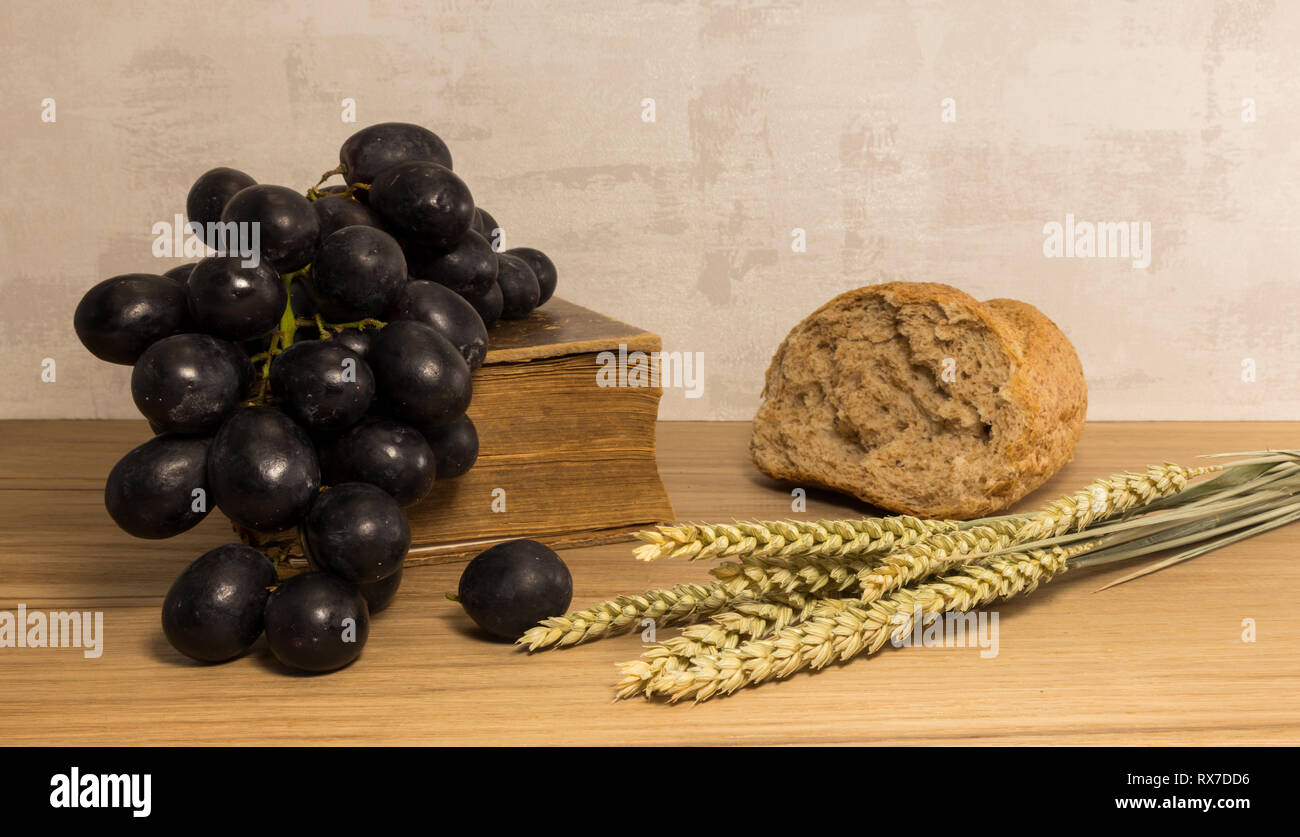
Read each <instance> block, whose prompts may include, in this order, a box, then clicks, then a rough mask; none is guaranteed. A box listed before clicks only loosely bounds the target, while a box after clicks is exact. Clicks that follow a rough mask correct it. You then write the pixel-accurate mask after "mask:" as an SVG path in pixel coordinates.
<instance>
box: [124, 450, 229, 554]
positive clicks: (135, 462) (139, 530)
mask: <svg viewBox="0 0 1300 837" xmlns="http://www.w3.org/2000/svg"><path fill="white" fill-rule="evenodd" d="M211 444H212V439H211V437H208V436H180V435H175V434H171V433H168V434H165V435H162V436H155V437H153V438H152V439H150V440H149V441H147V442H145V443H144V444H142V445H140V446H139V447H136V448H133V449H132V450H131V451H130V452H129V453H127V455H126V456H124V457H122V458H121V459H120V460H118V463H117V464H116V465H114V466H113V470H112V471H110V472H109V474H108V481H107V483H105V485H104V506H105V508H107V509H108V514H109V516H110V517H112V518H113V522H115V523H116V524H117V525H118V526H120V527H122V529H123V530H124V531H126V532H127V533H129V534H132V535H134V536H136V537H137V538H170V537H172V536H173V535H179V534H180V533H181V532H184V531H187V530H189V529H192V528H194V527H195V526H197V525H198V524H199V521H201V520H202V519H203V518H205V517H207V516H208V497H207V494H208V447H209V445H211ZM196 492H198V494H197V496H196Z"/></svg>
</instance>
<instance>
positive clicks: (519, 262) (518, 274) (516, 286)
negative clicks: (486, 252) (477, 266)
mask: <svg viewBox="0 0 1300 837" xmlns="http://www.w3.org/2000/svg"><path fill="white" fill-rule="evenodd" d="M497 284H498V285H499V286H500V287H501V299H502V304H501V318H502V319H504V320H521V319H523V318H524V317H527V316H528V315H529V314H531V313H532V311H533V309H534V308H536V307H537V301H538V300H539V299H540V298H541V286H540V285H539V284H538V283H537V277H536V276H535V275H534V274H533V269H532V268H531V267H529V266H528V263H527V262H525V261H524V260H523V259H521V258H519V257H518V256H512V255H510V254H509V253H500V254H498V255H497Z"/></svg>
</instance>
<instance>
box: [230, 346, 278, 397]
mask: <svg viewBox="0 0 1300 837" xmlns="http://www.w3.org/2000/svg"><path fill="white" fill-rule="evenodd" d="M267 340H268V341H269V340H270V337H269V336H268V338H267ZM217 342H218V343H219V344H220V345H221V350H222V351H223V352H225V354H226V357H228V358H230V362H231V363H233V364H234V365H235V370H236V371H237V372H238V373H239V400H241V401H242V400H244V399H245V398H247V397H248V394H249V393H248V390H249V387H251V386H252V385H253V362H252V361H251V360H249V354H248V353H247V352H245V351H244V349H243V348H242V347H241V346H240V344H237V343H231V342H229V341H227V340H218V341H217ZM268 348H269V344H268ZM260 351H263V352H264V351H266V348H263V349H261V350H260ZM253 354H257V352H254V353H253Z"/></svg>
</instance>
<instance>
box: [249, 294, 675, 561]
mask: <svg viewBox="0 0 1300 837" xmlns="http://www.w3.org/2000/svg"><path fill="white" fill-rule="evenodd" d="M488 346H489V349H488V354H487V359H486V361H485V362H484V364H483V366H482V367H481V368H480V369H479V370H478V372H476V373H475V377H474V400H473V402H472V403H471V406H470V409H469V415H470V418H472V419H473V420H474V424H475V426H476V427H477V428H478V433H479V458H478V462H477V464H475V466H474V467H473V468H472V469H470V471H469V472H468V473H466V474H464V475H463V476H461V477H458V478H456V479H452V480H439V481H437V482H436V483H435V484H434V488H433V491H432V492H431V493H430V495H429V496H428V497H427V498H425V499H424V500H423V501H421V502H420V503H419V504H417V505H416V506H414V507H412V508H409V509H407V512H408V514H409V515H410V518H411V552H410V555H409V556H408V558H407V561H406V563H407V565H408V566H412V565H418V564H424V563H440V562H444V561H449V560H454V559H458V558H463V557H465V556H467V555H473V554H476V553H478V552H480V551H482V550H483V549H485V548H486V547H488V546H490V545H491V544H493V543H497V542H499V541H503V540H509V539H512V538H524V537H527V538H533V539H534V540H539V541H541V542H543V543H546V544H548V545H550V546H553V547H564V546H578V545H587V544H597V543H608V542H611V541H615V540H621V539H623V538H626V537H627V536H628V534H629V533H630V532H633V531H635V530H637V529H641V528H644V527H646V526H647V525H650V524H654V523H660V522H667V521H671V520H672V519H673V510H672V505H671V504H670V503H669V500H668V495H667V493H666V492H665V491H664V487H663V483H662V482H661V481H660V479H659V471H658V468H657V466H656V463H655V421H656V418H657V416H658V411H659V397H660V394H661V389H660V388H659V387H658V386H650V385H646V384H648V383H650V382H647V381H645V380H635V379H634V380H633V383H635V384H637V385H630V386H629V385H619V384H626V383H627V381H626V380H624V379H619V378H617V376H616V375H614V374H611V373H610V366H611V363H616V362H617V359H618V358H620V357H623V358H626V356H627V355H629V354H631V353H634V352H645V353H647V354H648V353H651V352H657V351H659V350H660V340H659V336H658V335H656V334H652V333H650V332H647V331H643V330H641V329H638V328H635V327H633V326H630V325H627V324H626V323H621V322H619V321H617V320H613V319H610V318H609V317H606V316H603V315H601V314H597V313H596V312H594V311H590V310H588V309H586V308H583V307H581V306H578V305H574V304H573V303H571V302H567V301H565V300H562V299H552V300H550V301H549V302H548V303H547V304H546V305H544V306H543V307H541V308H539V309H537V310H536V311H534V312H533V313H532V314H530V315H529V316H528V317H527V318H526V319H523V320H513V321H500V322H498V323H496V324H494V325H493V327H492V328H491V330H490V333H489V343H488ZM603 352H608V353H609V354H604V355H602V353H603ZM602 372H603V373H604V374H602ZM611 383H613V384H615V385H610V384H611ZM655 383H657V382H655ZM242 534H243V535H244V536H245V537H246V538H247V539H249V540H250V541H252V542H254V543H257V544H259V545H264V546H282V547H284V548H286V549H287V550H288V552H289V563H290V565H291V566H292V565H302V563H303V559H302V558H301V550H300V549H299V547H298V545H297V543H296V540H295V538H296V535H295V534H294V533H280V534H278V535H262V534H260V533H253V532H244V533H242Z"/></svg>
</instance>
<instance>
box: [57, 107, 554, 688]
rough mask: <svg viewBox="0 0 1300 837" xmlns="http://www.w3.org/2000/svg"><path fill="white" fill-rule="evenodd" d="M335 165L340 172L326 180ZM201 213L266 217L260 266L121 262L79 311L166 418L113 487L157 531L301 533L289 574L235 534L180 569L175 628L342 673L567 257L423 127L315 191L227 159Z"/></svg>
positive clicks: (364, 151)
mask: <svg viewBox="0 0 1300 837" xmlns="http://www.w3.org/2000/svg"><path fill="white" fill-rule="evenodd" d="M336 174H341V175H343V178H344V181H345V183H344V184H342V185H332V186H322V184H323V183H324V182H325V181H326V180H328V179H329V178H330V177H331V176H333V175H336ZM186 212H187V214H188V216H189V219H190V223H191V225H192V226H193V227H194V229H195V231H196V234H198V235H199V236H200V237H201V238H202V239H203V240H204V242H205V243H206V244H208V245H209V247H212V248H220V247H221V246H222V245H223V243H224V244H228V243H229V235H230V234H231V233H235V232H240V233H243V232H246V231H248V230H251V229H253V227H252V226H251V225H256V229H257V231H258V235H257V238H256V241H257V247H256V258H246V257H243V256H241V255H238V254H236V252H235V251H233V250H232V249H230V248H228V247H227V248H226V249H225V250H224V251H221V250H220V249H219V250H218V254H217V255H213V256H211V257H209V258H205V259H203V260H202V261H200V262H197V263H195V264H192V265H183V266H181V267H178V268H173V269H172V270H169V271H167V272H166V273H165V274H163V275H153V274H145V273H133V274H128V275H124V276H115V277H113V278H111V279H107V280H105V281H103V282H101V283H99V284H98V285H96V286H95V287H93V288H91V289H90V291H88V292H87V293H86V295H85V297H84V298H83V299H82V300H81V303H80V304H79V305H78V306H77V311H76V317H75V326H76V330H77V335H78V337H80V339H81V341H82V343H83V344H84V345H85V346H86V348H87V349H89V350H90V352H91V353H92V354H94V355H95V356H96V357H98V358H101V359H102V360H106V361H109V362H110V363H120V364H130V365H132V366H133V367H134V368H133V370H132V374H131V395H132V397H133V398H134V400H135V403H136V406H137V407H138V408H139V409H140V412H141V413H143V414H144V416H145V418H147V419H148V420H149V424H150V426H151V427H152V428H153V430H154V432H155V434H156V435H155V436H154V438H152V439H150V440H149V441H147V442H145V443H144V444H142V445H140V446H139V447H137V448H135V449H134V450H132V451H131V452H129V453H128V454H127V455H126V456H124V457H123V458H122V460H121V461H120V462H118V463H117V465H116V466H115V467H114V468H113V470H112V472H111V473H110V474H109V477H108V483H107V485H106V486H105V489H104V502H105V505H106V506H107V507H108V511H109V514H110V515H111V516H112V517H113V519H114V520H115V521H116V522H117V524H118V525H119V526H121V527H122V528H123V529H124V530H126V531H127V532H129V533H131V534H132V535H135V536H137V537H142V538H167V537H171V536H173V535H177V534H179V533H181V532H184V531H186V530H187V529H190V528H191V527H193V526H195V525H196V524H198V522H199V521H201V520H202V519H203V518H204V517H205V516H206V515H207V513H208V511H209V509H210V507H211V506H212V505H215V506H217V507H218V508H220V509H221V511H222V512H223V513H225V515H226V516H227V517H228V518H229V519H230V520H231V521H232V522H234V523H235V524H237V525H238V526H240V527H243V528H245V529H248V530H253V531H256V532H263V533H274V532H282V531H285V530H291V529H295V528H296V529H297V533H298V538H299V541H300V543H301V545H302V549H303V552H304V554H305V555H306V556H307V559H308V562H309V564H310V567H311V571H309V572H307V573H303V574H300V575H296V576H293V577H292V578H289V579H288V580H286V581H284V582H283V583H280V584H279V585H278V586H277V585H276V579H277V568H276V565H275V562H274V561H273V560H272V559H271V557H269V556H268V555H267V554H264V553H263V552H261V551H259V550H257V549H254V548H252V547H249V546H244V545H241V544H227V545H225V546H220V547H218V548H216V549H213V550H212V551H210V552H208V553H206V554H204V555H203V556H201V557H200V558H198V559H197V560H196V561H194V563H192V564H191V565H190V566H189V567H188V568H186V570H185V571H184V572H183V573H181V575H180V577H179V578H178V579H177V580H176V582H175V584H174V585H173V586H172V588H171V590H170V591H169V592H168V594H167V597H166V600H165V601H164V604H163V615H162V621H163V629H164V631H165V633H166V635H167V638H168V640H170V641H171V643H172V645H173V646H175V647H176V648H177V649H178V650H179V651H181V652H183V653H185V654H187V655H189V656H190V657H193V658H195V659H199V660H204V661H209V662H219V661H224V660H229V659H232V658H234V657H237V656H239V655H241V654H243V653H244V652H245V651H247V650H248V648H249V647H250V646H251V645H252V644H253V643H254V642H255V641H256V640H257V638H258V637H259V636H261V635H262V633H265V634H266V636H267V644H268V645H269V646H270V648H271V650H272V652H273V653H274V654H275V655H276V657H278V658H279V659H280V660H281V661H282V662H283V663H285V664H286V665H289V666H292V667H294V668H299V669H305V670H308V671H330V670H334V669H337V668H340V667H342V666H345V665H347V664H348V663H350V662H352V661H353V660H354V659H356V658H357V656H359V655H360V653H361V650H362V648H363V647H364V645H365V641H366V637H367V636H368V634H369V623H370V616H371V614H373V613H375V612H377V611H379V610H382V609H383V608H384V607H386V606H387V605H388V603H389V602H390V601H391V600H392V598H393V596H394V594H395V593H396V592H397V588H398V585H399V584H400V583H401V577H402V563H403V560H404V559H405V557H406V553H407V550H408V548H409V546H410V541H411V532H410V525H409V522H408V520H407V517H406V513H405V512H404V511H403V508H404V507H407V506H410V505H412V504H414V503H418V502H419V501H420V500H422V499H423V498H424V497H425V496H426V495H427V494H428V493H429V491H430V490H431V488H432V486H433V483H434V481H435V480H436V479H452V478H455V477H458V476H460V475H461V474H463V473H465V472H466V471H468V470H469V469H470V468H471V467H472V466H473V464H474V462H475V460H476V458H477V456H478V434H477V432H476V431H475V428H474V424H473V422H472V421H470V419H469V417H468V416H467V415H466V409H467V408H468V407H469V404H470V397H471V394H472V389H473V372H474V370H476V369H477V368H478V367H479V366H480V365H481V364H482V363H483V360H484V357H485V356H486V354H487V348H488V330H487V327H488V326H490V325H491V324H492V323H493V322H495V321H496V320H497V319H498V318H521V317H525V316H527V315H528V314H529V313H530V312H531V311H532V310H533V309H534V308H536V307H537V306H539V305H542V304H544V303H545V302H546V301H547V300H548V299H549V298H550V297H551V294H552V293H554V291H555V279H556V273H555V266H554V265H553V264H552V263H551V260H550V259H548V258H547V257H546V256H545V255H544V254H543V253H541V252H540V251H538V250H533V249H530V248H517V249H513V250H507V251H504V252H501V251H500V242H501V241H502V240H503V238H504V235H503V232H502V230H501V228H500V227H499V226H498V225H497V222H496V220H495V219H493V218H492V216H491V215H489V214H488V213H487V212H485V211H483V210H482V209H480V208H478V207H476V206H475V205H474V199H473V197H472V196H471V194H470V191H469V187H467V186H466V185H465V183H464V181H462V180H461V179H460V177H459V176H458V175H456V174H455V173H453V172H452V167H451V154H450V153H449V152H448V150H447V146H446V144H444V143H443V141H442V140H441V139H439V138H438V137H437V135H435V134H434V133H433V132H431V131H428V130H426V129H425V128H422V127H420V126H418V125H409V124H405V123H384V124H381V125H373V126H371V127H369V128H365V129H362V130H361V131H358V132H357V133H356V134H354V135H352V136H351V137H349V138H348V140H347V141H346V142H344V143H343V147H342V148H341V149H340V152H339V166H338V168H336V169H334V170H332V171H331V172H328V173H327V174H326V176H325V178H323V179H322V181H321V183H318V184H316V186H314V187H312V188H311V189H309V190H308V191H307V192H306V193H305V194H304V193H301V192H298V191H295V190H293V189H289V188H286V187H284V186H270V185H265V184H259V183H257V182H255V181H254V180H253V178H251V177H249V176H248V175H246V174H244V173H243V172H241V171H237V170H235V169H230V168H216V169H212V170H211V171H208V172H206V173H204V174H203V175H202V176H200V177H199V178H198V180H197V181H195V183H194V186H193V188H191V189H190V193H189V196H188V199H187V200H186ZM251 240H252V239H251V237H249V238H248V239H246V240H245V241H244V243H245V244H246V245H247V244H248V243H249V242H250V241H251ZM272 588H274V590H272Z"/></svg>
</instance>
